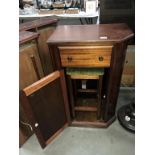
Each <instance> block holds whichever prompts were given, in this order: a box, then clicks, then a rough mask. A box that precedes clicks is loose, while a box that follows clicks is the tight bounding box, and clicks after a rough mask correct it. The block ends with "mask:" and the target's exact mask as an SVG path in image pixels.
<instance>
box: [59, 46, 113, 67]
mask: <svg viewBox="0 0 155 155" xmlns="http://www.w3.org/2000/svg"><path fill="white" fill-rule="evenodd" d="M59 51H60V58H61V64H62V67H92V66H93V67H110V60H111V52H112V46H72V47H71V46H70V47H66V46H63V47H59Z"/></svg>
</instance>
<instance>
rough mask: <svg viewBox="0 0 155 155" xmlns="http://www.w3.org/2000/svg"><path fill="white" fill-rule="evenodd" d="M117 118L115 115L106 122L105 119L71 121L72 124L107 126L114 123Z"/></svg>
mask: <svg viewBox="0 0 155 155" xmlns="http://www.w3.org/2000/svg"><path fill="white" fill-rule="evenodd" d="M115 119H116V116H113V117H112V118H111V119H110V120H109V121H108V122H104V121H95V122H89V121H76V120H73V121H72V123H71V126H76V127H77V126H78V127H80V126H81V127H97V128H106V127H108V126H109V125H110V124H112V123H113V122H114V121H115Z"/></svg>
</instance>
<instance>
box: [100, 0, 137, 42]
mask: <svg viewBox="0 0 155 155" xmlns="http://www.w3.org/2000/svg"><path fill="white" fill-rule="evenodd" d="M106 23H108V24H110V23H126V24H127V25H128V26H129V27H130V29H131V30H132V31H133V32H135V0H101V1H100V24H106ZM134 42H135V41H134V37H133V39H131V41H130V44H135V43H134Z"/></svg>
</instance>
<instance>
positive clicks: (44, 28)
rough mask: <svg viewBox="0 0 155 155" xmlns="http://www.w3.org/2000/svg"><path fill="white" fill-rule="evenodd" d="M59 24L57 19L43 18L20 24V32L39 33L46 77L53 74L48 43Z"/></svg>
mask: <svg viewBox="0 0 155 155" xmlns="http://www.w3.org/2000/svg"><path fill="white" fill-rule="evenodd" d="M57 22H58V20H57V19H50V18H43V19H39V20H34V21H30V22H26V23H23V24H20V26H19V31H31V32H37V33H39V38H38V48H39V55H40V60H41V63H42V68H43V72H44V75H48V74H49V73H52V72H53V65H52V60H51V56H50V53H49V49H48V46H47V43H46V41H47V39H48V38H49V36H50V35H51V34H52V33H53V32H54V30H55V28H56V25H57Z"/></svg>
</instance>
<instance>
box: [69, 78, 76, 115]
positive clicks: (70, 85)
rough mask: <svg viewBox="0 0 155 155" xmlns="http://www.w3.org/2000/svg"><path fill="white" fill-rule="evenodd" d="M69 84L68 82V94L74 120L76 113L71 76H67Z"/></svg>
mask: <svg viewBox="0 0 155 155" xmlns="http://www.w3.org/2000/svg"><path fill="white" fill-rule="evenodd" d="M67 82H68V91H69V92H68V94H69V98H70V104H71V112H72V116H73V118H74V117H75V111H74V97H73V87H72V79H71V77H70V76H69V75H68V76H67Z"/></svg>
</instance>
